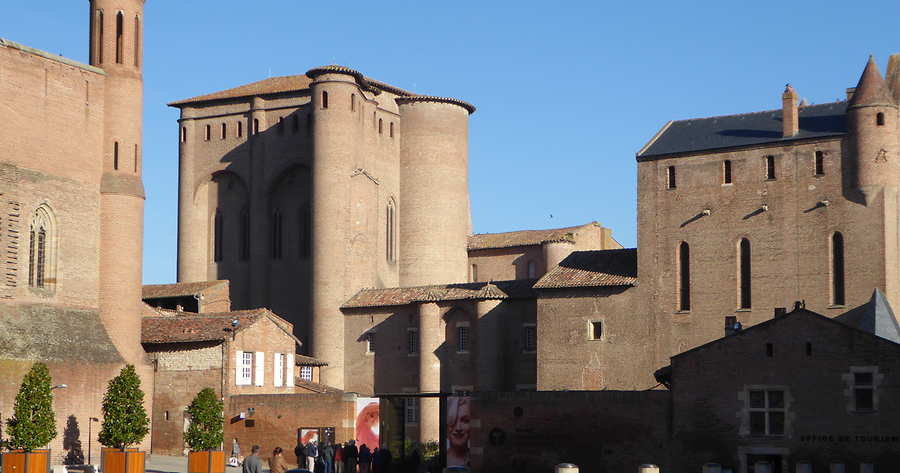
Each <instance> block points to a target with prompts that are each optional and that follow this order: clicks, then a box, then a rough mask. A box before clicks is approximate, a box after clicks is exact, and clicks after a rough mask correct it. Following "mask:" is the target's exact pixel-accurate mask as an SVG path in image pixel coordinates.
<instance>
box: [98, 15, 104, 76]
mask: <svg viewBox="0 0 900 473" xmlns="http://www.w3.org/2000/svg"><path fill="white" fill-rule="evenodd" d="M97 30H98V32H97V62H98V63H99V64H103V10H97Z"/></svg>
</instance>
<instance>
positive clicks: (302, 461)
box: [294, 442, 306, 468]
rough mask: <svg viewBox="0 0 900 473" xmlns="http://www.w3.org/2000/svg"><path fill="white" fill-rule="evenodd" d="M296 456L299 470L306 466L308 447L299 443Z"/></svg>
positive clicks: (295, 448) (295, 451) (295, 450)
mask: <svg viewBox="0 0 900 473" xmlns="http://www.w3.org/2000/svg"><path fill="white" fill-rule="evenodd" d="M294 455H297V468H303V467H305V466H306V446H305V445H303V443H302V442H301V443H298V444H297V446H296V447H294Z"/></svg>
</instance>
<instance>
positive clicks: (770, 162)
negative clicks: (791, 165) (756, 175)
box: [766, 156, 775, 179]
mask: <svg viewBox="0 0 900 473" xmlns="http://www.w3.org/2000/svg"><path fill="white" fill-rule="evenodd" d="M766 179H775V156H766Z"/></svg>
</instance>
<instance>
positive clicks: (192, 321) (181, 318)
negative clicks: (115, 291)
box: [141, 309, 300, 345]
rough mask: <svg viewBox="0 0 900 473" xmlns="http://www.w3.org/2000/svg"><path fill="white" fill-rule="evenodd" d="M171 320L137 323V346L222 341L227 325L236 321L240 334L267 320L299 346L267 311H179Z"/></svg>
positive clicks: (150, 319)
mask: <svg viewBox="0 0 900 473" xmlns="http://www.w3.org/2000/svg"><path fill="white" fill-rule="evenodd" d="M178 314H179V315H177V316H174V317H164V316H163V317H144V318H143V319H142V320H141V343H149V344H162V343H189V342H215V341H224V340H226V339H227V338H229V337H231V331H232V327H231V322H232V321H233V320H235V319H237V320H238V321H240V325H239V326H238V328H237V332H238V333H240V332H242V331H243V330H245V329H246V328H247V327H249V326H250V325H252V324H254V323H256V322H257V321H258V320H260V319H261V318H264V317H265V318H268V319H269V320H271V321H272V323H274V324H276V325H278V327H280V328H281V329H282V330H284V332H285V333H286V334H287V335H288V336H290V337H291V338H293V339H294V342H295V343H297V344H298V345H300V340H297V338H296V337H294V335H293V334H291V333H290V331H289V330H288V328H287V327H286V326H285V325H284V323H285V322H284V321H283V320H282V319H281V318H280V317H278V316H277V315H275V314H273V313H271V312H269V311H268V310H267V309H251V310H237V311H231V312H215V313H208V314H194V313H190V312H179V313H178Z"/></svg>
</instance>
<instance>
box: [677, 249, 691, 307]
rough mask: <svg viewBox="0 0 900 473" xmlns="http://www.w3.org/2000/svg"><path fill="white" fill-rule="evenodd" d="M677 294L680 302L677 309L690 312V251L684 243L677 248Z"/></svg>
mask: <svg viewBox="0 0 900 473" xmlns="http://www.w3.org/2000/svg"><path fill="white" fill-rule="evenodd" d="M678 253H679V266H680V268H679V269H680V271H679V281H678V282H679V283H680V288H679V294H680V296H681V300H680V301H679V305H678V308H679V309H680V310H691V249H690V247H689V246H688V244H687V242H686V241H683V242H681V247H680V248H679V251H678Z"/></svg>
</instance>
